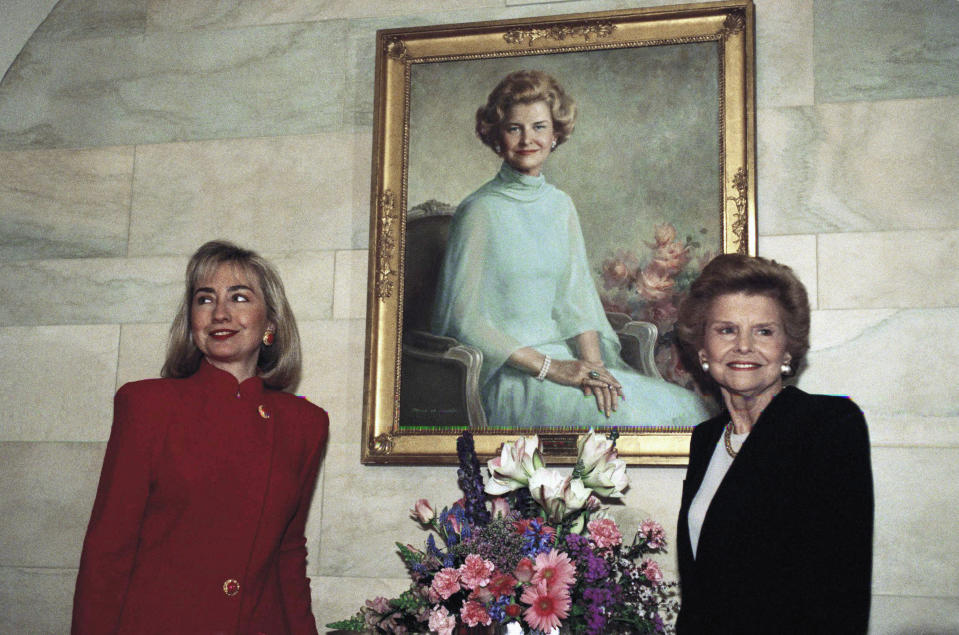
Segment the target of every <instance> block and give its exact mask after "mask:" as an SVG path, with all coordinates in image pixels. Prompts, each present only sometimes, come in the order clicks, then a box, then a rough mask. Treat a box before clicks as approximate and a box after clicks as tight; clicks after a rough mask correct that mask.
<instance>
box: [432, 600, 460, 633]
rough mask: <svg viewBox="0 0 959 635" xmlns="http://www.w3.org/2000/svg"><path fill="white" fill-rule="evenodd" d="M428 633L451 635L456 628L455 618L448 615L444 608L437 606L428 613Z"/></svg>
mask: <svg viewBox="0 0 959 635" xmlns="http://www.w3.org/2000/svg"><path fill="white" fill-rule="evenodd" d="M429 627H430V632H431V633H436V635H453V629H455V628H456V618H455V617H454V616H452V615H450V612H449V611H448V610H446V607H445V606H437V607H435V608H434V609H433V610H432V611H430V623H429Z"/></svg>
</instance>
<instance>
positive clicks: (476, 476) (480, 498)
mask: <svg viewBox="0 0 959 635" xmlns="http://www.w3.org/2000/svg"><path fill="white" fill-rule="evenodd" d="M456 454H457V456H458V457H459V462H460V468H459V470H457V472H456V475H457V476H458V477H459V479H458V480H459V486H460V489H461V490H463V502H464V504H465V507H466V518H467V520H469V522H470V523H472V524H473V525H476V526H477V527H483V526H485V525H487V524H489V521H490V513H489V510H487V509H486V492H485V491H484V490H483V473H482V472H481V471H480V464H479V459H478V458H477V457H476V446H475V445H474V444H473V435H472V434H470V432H469V431H466V432H463V434H461V435H460V437H459V438H458V439H456Z"/></svg>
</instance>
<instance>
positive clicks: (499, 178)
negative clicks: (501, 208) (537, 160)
mask: <svg viewBox="0 0 959 635" xmlns="http://www.w3.org/2000/svg"><path fill="white" fill-rule="evenodd" d="M493 182H494V183H495V184H496V186H497V189H499V191H500V192H501V193H502V194H504V195H506V196H509V197H510V198H514V199H516V200H518V201H532V200H536V199H537V198H539V197H540V196H542V195H543V193H544V192H545V191H546V190H548V189H550V188H551V187H552V186H551V185H549V184H548V183H547V182H546V177H545V176H543V175H542V173H540V175H539V176H530V175H529V174H523V173H522V172H517V171H516V170H514V169H513V168H512V167H510V165H509V163H507V162H506V161H503V164H502V165H501V166H500V169H499V172H498V173H497V174H496V178H495V179H493Z"/></svg>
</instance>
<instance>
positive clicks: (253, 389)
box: [190, 358, 264, 398]
mask: <svg viewBox="0 0 959 635" xmlns="http://www.w3.org/2000/svg"><path fill="white" fill-rule="evenodd" d="M190 379H191V380H193V381H195V382H196V383H197V384H198V385H199V387H200V389H201V390H203V391H205V392H207V393H209V394H210V395H211V396H217V397H219V396H224V397H226V396H230V397H234V398H236V397H242V398H253V397H260V396H261V395H262V394H263V390H264V389H263V380H262V379H261V378H260V377H259V376H254V377H250V378H249V379H245V380H243V381H242V382H238V381H237V380H236V377H234V376H233V375H231V374H230V373H228V372H227V371H225V370H222V369H220V368H217V367H216V366H214V365H213V364H211V363H210V362H208V361H207V360H206V358H204V359H202V360H200V367H199V368H198V369H197V371H196V372H195V373H193V375H191V376H190Z"/></svg>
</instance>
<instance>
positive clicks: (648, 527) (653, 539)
mask: <svg viewBox="0 0 959 635" xmlns="http://www.w3.org/2000/svg"><path fill="white" fill-rule="evenodd" d="M639 533H640V534H641V535H642V536H643V538H645V539H646V544H647V545H649V547H650V549H659V548H660V547H665V546H666V530H665V529H663V526H662V525H660V524H659V523H657V522H656V521H655V520H644V521H643V524H641V525H640V526H639Z"/></svg>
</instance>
